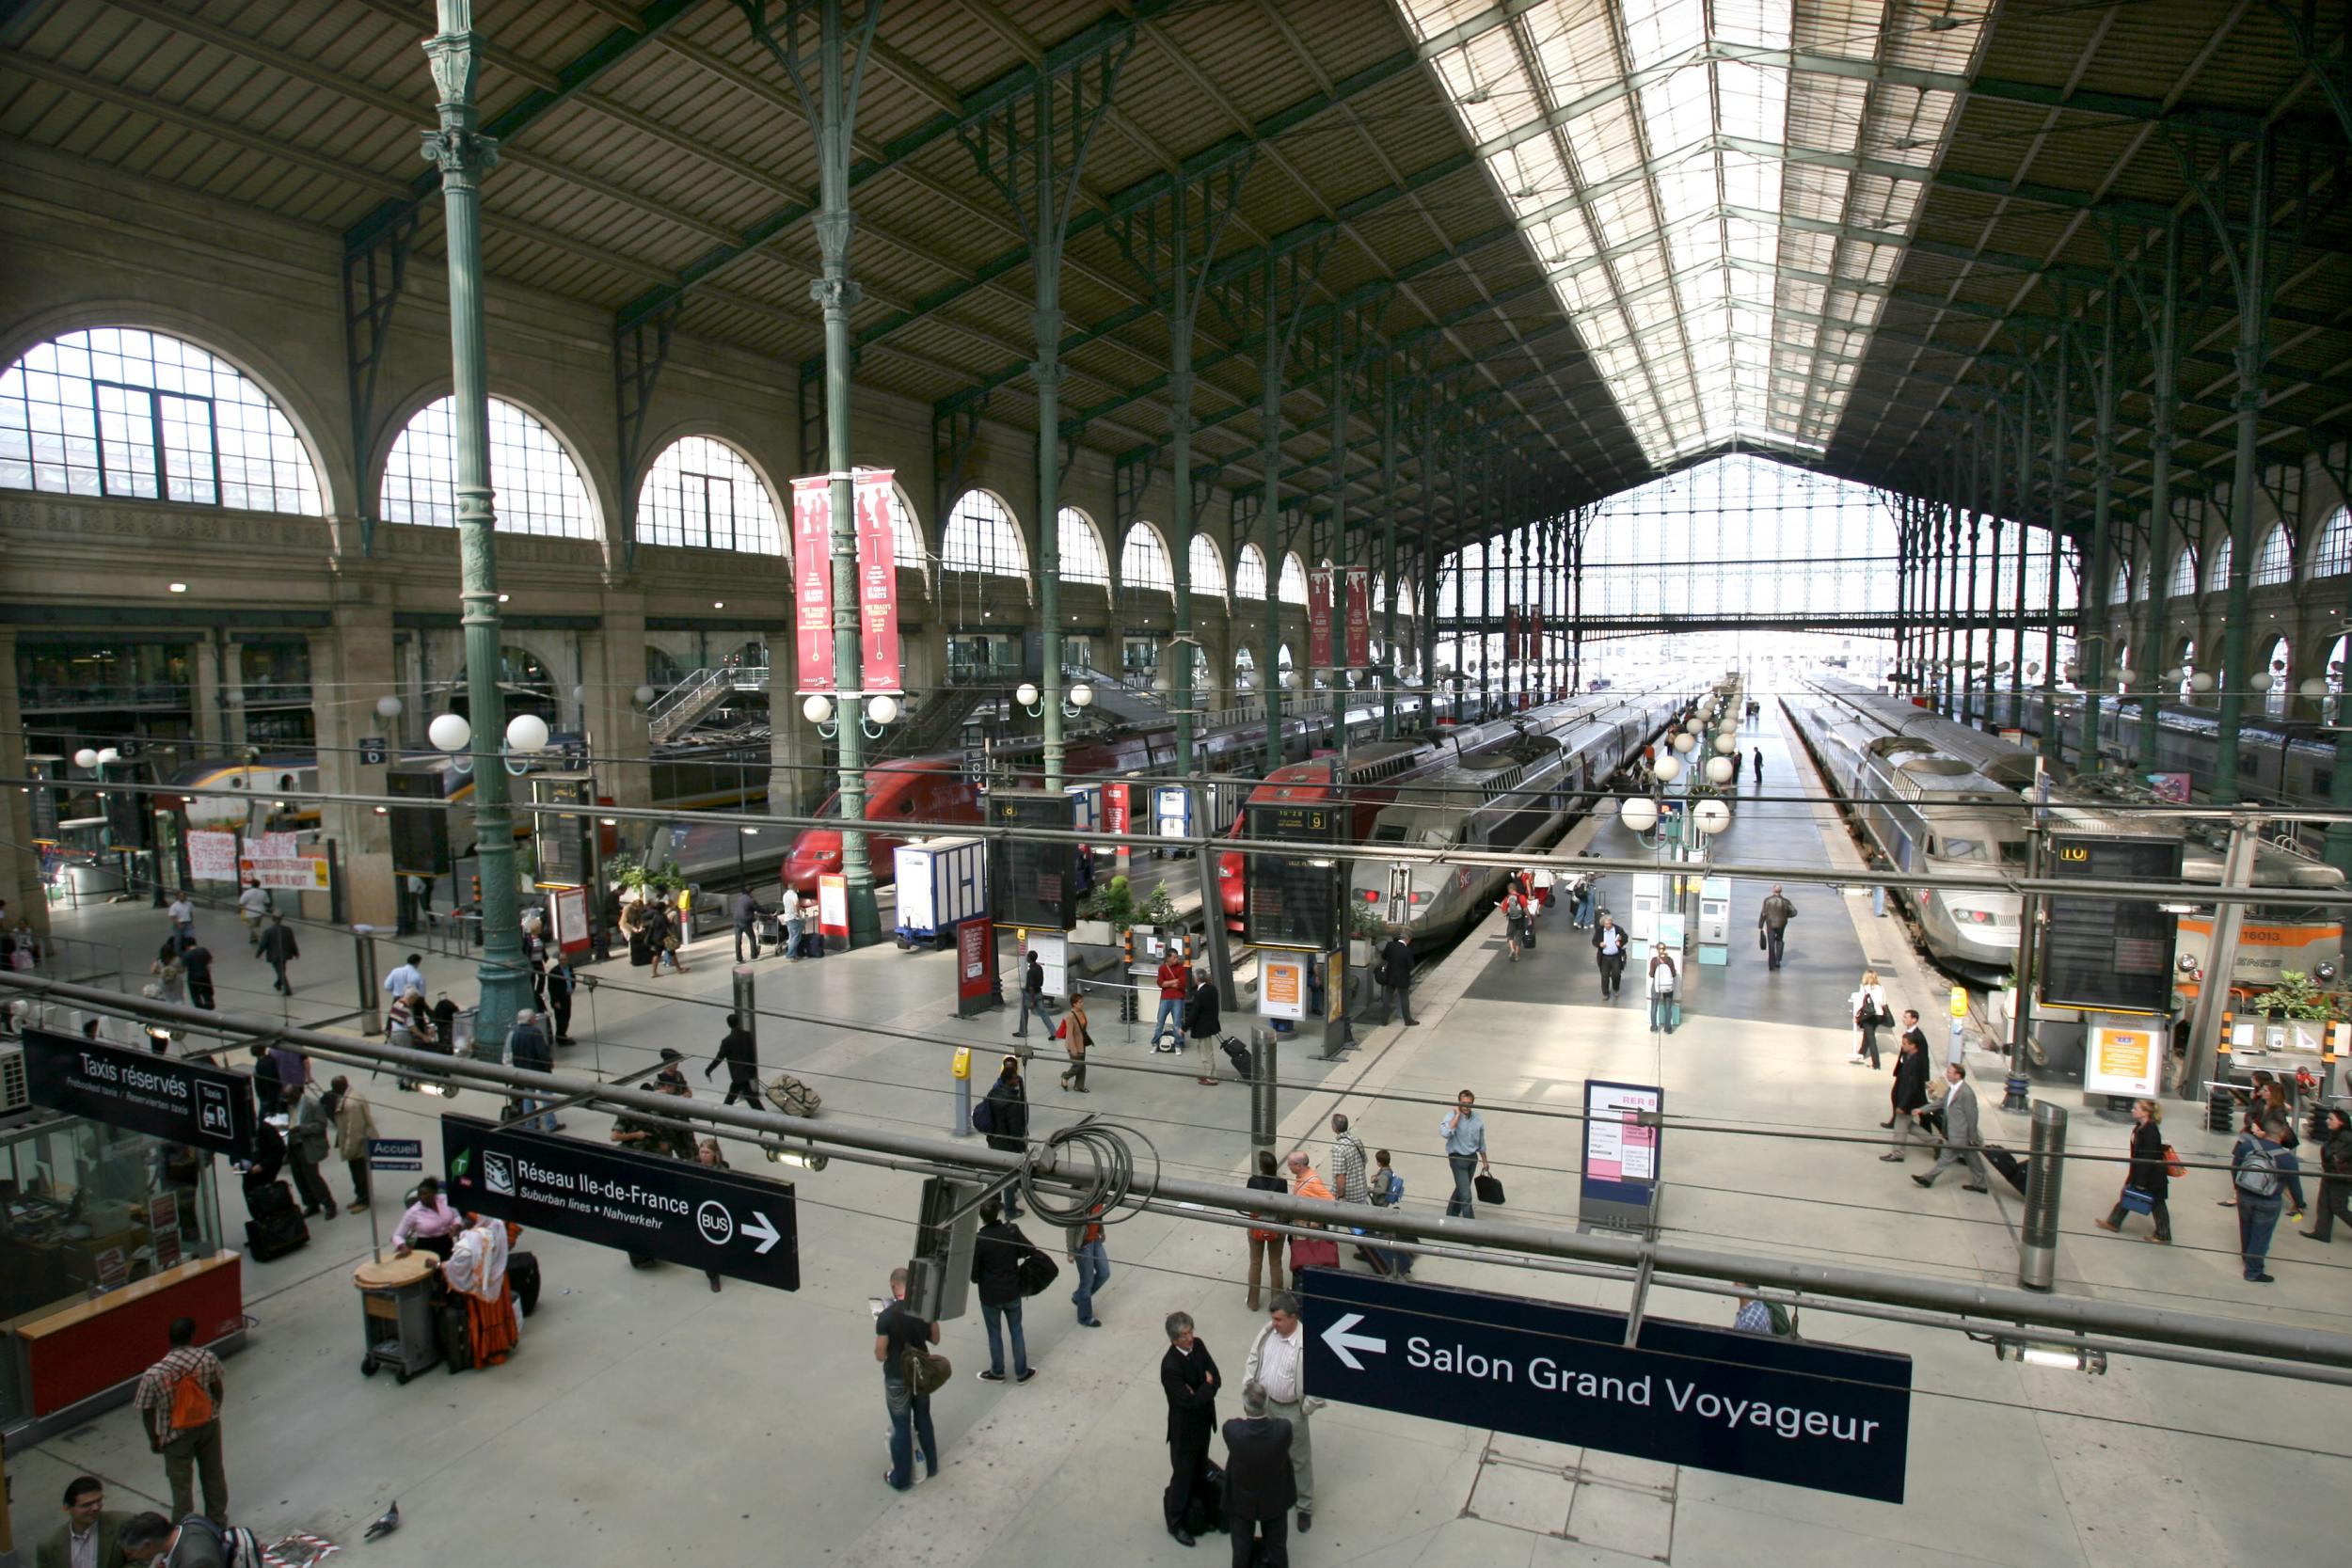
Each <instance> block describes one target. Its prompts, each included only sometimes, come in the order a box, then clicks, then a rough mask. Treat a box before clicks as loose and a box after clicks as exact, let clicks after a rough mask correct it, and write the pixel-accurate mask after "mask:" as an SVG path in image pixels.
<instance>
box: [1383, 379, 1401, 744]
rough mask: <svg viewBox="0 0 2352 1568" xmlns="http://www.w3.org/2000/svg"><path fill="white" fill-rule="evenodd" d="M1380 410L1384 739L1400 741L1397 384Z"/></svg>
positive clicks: (1389, 389) (1385, 389)
mask: <svg viewBox="0 0 2352 1568" xmlns="http://www.w3.org/2000/svg"><path fill="white" fill-rule="evenodd" d="M1381 393H1382V396H1381V400H1380V402H1381V410H1380V513H1381V538H1380V564H1381V569H1382V571H1383V572H1384V573H1385V574H1386V576H1385V577H1384V578H1383V579H1382V580H1383V581H1385V582H1387V584H1388V585H1389V593H1388V599H1387V602H1386V603H1385V604H1383V605H1382V606H1381V609H1380V690H1381V705H1380V738H1381V739H1383V740H1394V739H1395V738H1396V671H1397V658H1396V601H1397V600H1398V599H1400V598H1402V597H1403V596H1404V589H1405V578H1404V576H1403V574H1402V573H1400V572H1399V571H1398V570H1397V561H1396V515H1397V513H1398V512H1399V511H1401V510H1403V509H1402V507H1401V506H1400V505H1399V504H1398V502H1397V499H1396V384H1395V382H1394V380H1393V379H1391V380H1390V381H1389V382H1387V383H1386V384H1385V385H1384V386H1383V387H1382V388H1381Z"/></svg>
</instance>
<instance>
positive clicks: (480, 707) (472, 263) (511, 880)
mask: <svg viewBox="0 0 2352 1568" xmlns="http://www.w3.org/2000/svg"><path fill="white" fill-rule="evenodd" d="M439 22H440V28H441V30H440V32H439V34H438V35H437V37H435V38H434V39H433V40H431V41H430V42H428V43H426V44H425V46H424V53H425V57H426V58H427V59H428V60H430V61H431V62H432V70H433V85H434V88H435V90H436V93H437V99H438V102H437V104H436V108H437V112H438V114H439V117H440V125H439V128H438V129H437V130H433V131H427V132H426V133H425V134H424V157H425V161H426V162H427V163H430V164H433V165H435V166H437V167H438V168H439V169H440V171H441V201H442V206H443V210H444V214H445V216H444V219H443V223H444V229H445V233H446V241H445V243H446V245H447V247H448V251H449V341H450V380H451V386H452V401H453V403H454V404H455V409H456V427H457V428H456V448H457V451H456V456H457V483H456V497H457V547H458V552H459V561H460V563H461V569H462V572H463V579H462V587H461V589H460V593H461V596H462V602H463V604H464V606H465V632H466V698H467V711H468V716H469V718H470V720H471V721H472V727H473V746H472V752H473V780H474V792H473V793H474V801H473V807H474V835H475V840H476V847H475V850H474V853H475V856H476V858H477V862H478V863H479V866H480V875H481V879H482V964H481V968H480V971H479V980H480V983H481V1011H480V1013H479V1015H478V1018H479V1022H477V1023H476V1024H475V1026H474V1032H475V1037H476V1038H477V1039H487V1040H492V1041H501V1040H503V1039H505V1038H506V1031H507V1029H508V1027H509V1026H510V1025H511V1024H512V1023H513V1022H514V1018H515V1013H516V1009H517V1008H519V1007H521V1006H523V1004H524V1003H525V1002H527V1001H529V1000H530V997H531V981H530V974H529V971H528V970H527V969H526V968H525V967H524V964H523V941H522V927H521V925H520V924H519V923H518V921H517V918H516V902H515V832H514V817H513V816H512V814H511V813H510V812H509V811H508V809H507V772H506V695H505V693H504V692H503V691H502V690H501V689H500V688H499V649H500V646H501V642H502V641H503V640H502V638H501V635H500V630H501V628H500V624H499V584H498V548H497V544H496V540H495V538H494V535H495V533H496V531H497V528H498V513H497V510H496V508H495V507H494V506H493V504H492V494H491V489H490V386H489V368H488V360H489V347H488V341H487V337H488V327H487V324H486V321H485V316H484V311H483V300H482V176H483V175H484V174H485V173H486V172H488V171H489V170H490V169H491V168H493V167H495V166H497V163H498V144H497V142H495V141H494V140H492V139H491V138H489V137H487V136H485V135H481V134H480V132H478V131H477V130H476V129H475V127H476V124H477V123H478V118H477V115H476V112H475V107H474V77H475V74H476V72H477V71H478V70H479V69H480V65H481V46H480V41H479V40H477V39H476V37H475V35H474V30H473V3H472V0H439Z"/></svg>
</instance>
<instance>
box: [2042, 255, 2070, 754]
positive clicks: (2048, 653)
mask: <svg viewBox="0 0 2352 1568" xmlns="http://www.w3.org/2000/svg"><path fill="white" fill-rule="evenodd" d="M2068 336H2069V332H2068V324H2067V319H2066V286H2065V284H2064V283H2063V282H2061V283H2060V284H2059V285H2058V363H2057V366H2056V368H2055V372H2054V375H2055V379H2054V381H2053V383H2052V388H2051V393H2050V582H2049V594H2048V599H2049V603H2048V605H2047V609H2048V611H2049V619H2048V621H2046V622H2045V623H2044V624H2043V626H2044V629H2043V632H2042V637H2043V641H2042V745H2041V752H2042V756H2043V757H2044V758H2045V759H2047V760H2048V762H2049V763H2050V765H2051V766H2052V767H2053V768H2056V767H2058V765H2060V764H2062V763H2063V762H2064V761H2065V760H2066V748H2065V745H2064V743H2063V737H2062V736H2060V735H2059V734H2058V573H2059V570H2060V565H2061V562H2060V560H2059V552H2060V548H2061V546H2062V545H2063V542H2064V540H2065V538H2066V476H2067V471H2068V468H2069V462H2068V456H2067V449H2068V447H2069V446H2070V445H2071V444H2072V443H2071V437H2072V436H2073V434H2074V432H2073V431H2072V430H2071V429H2070V428H2069V426H2070V424H2071V422H2072V420H2073V418H2074V413H2073V410H2072V409H2071V408H2069V407H2068V405H2067V393H2068V391H2069V390H2070V383H2069V381H2068V377H2067V371H2068V369H2069V364H2068V357H2067V353H2068V351H2067V339H2068Z"/></svg>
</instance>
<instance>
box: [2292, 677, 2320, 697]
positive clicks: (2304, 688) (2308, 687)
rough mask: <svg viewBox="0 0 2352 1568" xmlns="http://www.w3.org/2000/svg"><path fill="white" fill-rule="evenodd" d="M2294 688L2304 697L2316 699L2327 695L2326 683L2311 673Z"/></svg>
mask: <svg viewBox="0 0 2352 1568" xmlns="http://www.w3.org/2000/svg"><path fill="white" fill-rule="evenodd" d="M2296 690H2297V691H2299V692H2301V693H2302V694H2303V695H2304V696H2306V697H2311V698H2314V699H2316V698H2320V697H2325V696H2326V695H2328V683H2327V682H2326V681H2324V680H2321V679H2320V678H2319V677H2318V676H2317V675H2313V676H2312V678H2311V679H2309V680H2307V681H2305V682H2304V683H2303V684H2302V685H2300V686H2298V687H2296Z"/></svg>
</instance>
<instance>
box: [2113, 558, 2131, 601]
mask: <svg viewBox="0 0 2352 1568" xmlns="http://www.w3.org/2000/svg"><path fill="white" fill-rule="evenodd" d="M2131 601H2132V563H2131V562H2128V561H2119V562H2116V563H2115V589H2114V591H2113V592H2112V593H2110V594H2108V595H2107V603H2109V604H2129V603H2131Z"/></svg>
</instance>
